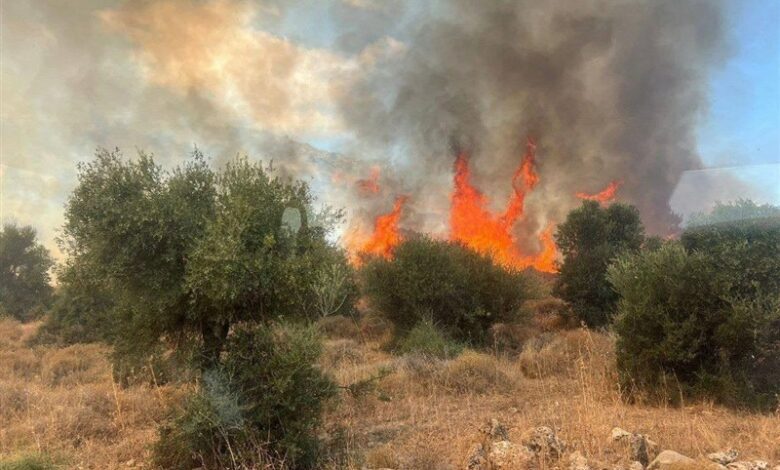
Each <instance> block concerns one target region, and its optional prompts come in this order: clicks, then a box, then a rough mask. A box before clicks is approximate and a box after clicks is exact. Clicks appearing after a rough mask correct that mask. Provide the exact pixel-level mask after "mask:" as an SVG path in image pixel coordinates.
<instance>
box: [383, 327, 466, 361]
mask: <svg viewBox="0 0 780 470" xmlns="http://www.w3.org/2000/svg"><path fill="white" fill-rule="evenodd" d="M462 350H463V345H461V344H459V343H457V342H455V341H453V340H451V339H450V338H448V337H447V335H445V334H444V332H442V331H441V330H440V329H439V328H437V327H436V325H434V324H433V322H431V321H430V320H423V321H421V322H420V323H418V324H417V325H415V327H414V328H412V329H411V331H409V332H408V333H407V334H406V335H405V336H404V337H403V338H402V339H401V340H400V341H399V343H398V351H399V352H400V353H402V354H420V355H424V356H431V357H437V358H440V359H446V358H452V357H455V356H457V355H458V354H460V352H461V351H462Z"/></svg>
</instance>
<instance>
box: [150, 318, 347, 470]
mask: <svg viewBox="0 0 780 470" xmlns="http://www.w3.org/2000/svg"><path fill="white" fill-rule="evenodd" d="M320 352H321V346H320V342H319V338H318V336H317V334H316V332H315V330H314V328H312V327H306V328H304V327H295V326H277V327H274V328H272V327H268V326H240V327H239V328H237V330H236V331H235V332H234V333H233V334H232V335H231V337H230V338H229V339H228V343H227V346H226V352H225V356H224V358H223V360H222V362H221V364H220V366H219V367H218V368H215V369H211V370H208V371H206V372H205V373H204V376H203V381H202V386H201V388H200V390H199V391H198V393H196V394H195V395H194V396H193V397H192V398H191V399H190V400H189V401H188V402H187V404H186V405H185V407H184V411H183V412H182V413H181V414H180V415H179V416H178V417H177V418H176V419H175V420H174V421H173V422H172V423H171V424H169V425H167V426H166V427H164V428H163V429H162V430H161V436H160V437H161V438H160V441H159V442H158V445H157V449H156V456H157V462H158V464H160V465H161V466H163V467H165V468H191V466H189V465H191V464H193V463H196V464H200V465H204V466H206V467H207V468H215V467H216V468H235V467H236V462H241V464H242V465H248V463H252V462H254V463H262V462H267V461H268V460H269V459H271V458H273V460H275V461H284V462H285V465H288V466H290V467H292V468H303V467H310V466H312V465H314V464H315V460H316V456H317V451H318V441H317V439H316V435H315V431H316V428H317V426H318V424H319V422H320V415H321V412H322V408H323V405H324V403H325V401H326V400H327V399H329V398H331V397H332V396H334V395H335V393H336V390H337V389H336V387H335V385H334V383H333V382H332V381H331V380H330V379H329V378H328V377H326V376H325V375H324V374H323V373H322V372H321V371H320V370H319V369H318V368H316V367H315V366H314V364H315V363H316V361H317V360H318V358H319V355H320Z"/></svg>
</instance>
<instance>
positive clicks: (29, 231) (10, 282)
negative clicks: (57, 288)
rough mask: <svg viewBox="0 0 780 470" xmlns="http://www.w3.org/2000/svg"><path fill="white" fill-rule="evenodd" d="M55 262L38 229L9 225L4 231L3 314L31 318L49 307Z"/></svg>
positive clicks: (0, 261) (0, 250) (0, 235)
mask: <svg viewBox="0 0 780 470" xmlns="http://www.w3.org/2000/svg"><path fill="white" fill-rule="evenodd" d="M53 264H54V262H53V261H52V259H51V257H50V256H49V251H48V250H47V249H46V248H45V247H44V246H43V245H41V244H40V243H39V242H38V240H37V237H36V233H35V229H34V228H32V227H30V226H26V227H19V226H17V225H15V224H5V225H4V226H3V228H2V230H0V314H2V313H7V314H9V315H11V316H13V317H14V318H17V319H19V320H29V319H31V318H32V316H34V314H35V310H36V308H38V309H39V308H40V307H44V306H47V305H48V304H49V302H50V300H51V295H52V288H51V285H50V284H49V280H50V278H49V268H51V267H52V265H53ZM39 310H40V309H39Z"/></svg>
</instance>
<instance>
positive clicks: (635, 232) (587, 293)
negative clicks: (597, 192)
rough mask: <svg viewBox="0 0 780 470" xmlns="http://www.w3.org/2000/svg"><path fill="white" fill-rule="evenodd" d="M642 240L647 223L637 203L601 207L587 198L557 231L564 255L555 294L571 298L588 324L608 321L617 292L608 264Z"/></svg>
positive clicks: (574, 306)
mask: <svg viewBox="0 0 780 470" xmlns="http://www.w3.org/2000/svg"><path fill="white" fill-rule="evenodd" d="M643 241H644V228H643V226H642V222H641V220H640V219H639V212H638V211H637V209H636V208H635V207H633V206H629V205H625V204H612V205H610V206H608V207H602V206H601V205H600V204H599V203H598V202H595V201H584V202H583V203H582V205H581V206H580V207H578V208H577V209H574V210H573V211H571V212H570V213H569V214H568V216H567V217H566V220H565V221H564V222H563V223H562V224H560V225H559V226H558V229H557V231H556V233H555V242H556V244H557V245H558V249H559V250H560V252H561V254H562V255H563V262H562V263H561V268H560V274H559V275H558V278H557V280H556V284H555V293H556V295H558V296H559V297H561V298H562V299H564V300H566V301H567V302H569V303H571V305H572V307H573V308H574V311H575V313H576V314H577V315H578V316H579V317H580V319H581V320H582V321H584V322H585V323H586V324H587V325H588V326H591V327H598V326H603V325H605V324H606V323H607V321H608V320H609V317H610V316H611V314H612V313H613V311H614V309H615V303H616V302H617V298H618V297H617V294H616V293H615V290H614V288H613V287H612V286H611V285H610V284H609V282H608V281H607V277H606V276H607V267H608V266H609V264H610V262H612V260H614V259H615V258H616V257H617V256H618V255H619V254H621V253H623V252H636V251H638V250H639V249H640V248H641V246H642V243H643Z"/></svg>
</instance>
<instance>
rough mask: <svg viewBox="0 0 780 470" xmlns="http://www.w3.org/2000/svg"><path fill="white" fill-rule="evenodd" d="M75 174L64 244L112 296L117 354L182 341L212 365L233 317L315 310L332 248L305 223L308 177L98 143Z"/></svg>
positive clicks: (266, 317) (242, 319)
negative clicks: (293, 215) (162, 162)
mask: <svg viewBox="0 0 780 470" xmlns="http://www.w3.org/2000/svg"><path fill="white" fill-rule="evenodd" d="M78 179H79V183H78V186H77V187H76V189H75V190H74V191H73V194H72V195H71V197H70V199H69V200H68V203H67V206H66V213H65V219H66V223H65V226H64V230H63V237H62V245H63V248H64V250H65V251H66V252H67V253H68V254H69V256H70V261H69V262H70V263H74V264H79V265H82V266H87V267H88V268H87V269H89V270H90V272H93V273H94V274H95V276H94V278H97V279H100V280H101V283H102V287H104V288H106V289H107V290H109V291H110V292H111V293H112V296H113V297H114V300H115V303H116V305H115V306H114V308H113V309H112V315H114V316H116V317H119V318H118V319H117V321H112V322H110V324H111V325H115V326H116V328H118V329H120V330H121V331H119V332H114V334H111V335H107V336H108V337H111V338H115V343H116V344H115V345H116V347H117V351H118V353H120V354H123V355H124V354H127V353H129V352H131V351H132V350H142V351H143V350H147V351H148V350H151V349H150V348H152V347H153V346H154V345H155V344H158V343H159V342H160V340H168V341H172V342H185V343H187V344H190V345H194V346H195V350H196V351H197V355H198V356H199V357H200V365H201V367H203V368H208V367H211V366H213V365H214V364H215V363H216V362H217V361H218V359H219V356H220V353H221V351H222V350H223V348H224V345H225V342H226V340H227V337H228V333H229V331H230V329H231V326H232V325H235V324H237V323H246V322H249V323H252V322H255V323H258V322H259V323H264V322H268V321H270V320H272V319H277V318H280V317H290V316H306V315H315V314H316V312H315V310H314V309H313V308H312V306H311V304H312V302H311V301H310V299H311V298H312V296H314V295H316V282H317V276H316V274H315V273H316V269H315V268H316V267H317V266H319V263H320V260H321V259H322V258H323V257H325V256H332V252H333V250H335V248H333V247H332V246H330V244H329V243H328V241H327V239H326V228H324V227H321V226H316V227H315V226H310V225H309V224H308V221H307V214H310V213H311V209H310V206H311V204H312V195H311V193H310V191H309V188H308V187H307V185H306V184H305V183H302V182H299V181H293V180H286V179H283V178H281V177H279V176H277V175H274V174H273V172H272V171H271V170H270V169H268V168H264V167H263V166H262V165H261V164H259V163H253V162H250V161H248V160H247V159H246V158H238V159H236V160H234V161H231V162H229V163H228V164H227V165H226V166H225V167H224V168H223V169H222V170H221V171H215V170H213V169H212V168H211V167H210V166H209V165H208V164H207V162H206V160H205V158H204V157H203V156H202V155H201V154H200V153H199V152H198V151H196V152H195V153H194V154H193V156H192V158H191V159H190V160H189V161H188V162H187V163H185V164H184V165H182V166H180V167H178V168H176V169H175V170H173V171H170V172H169V171H165V170H163V169H162V167H161V166H159V165H158V164H156V163H155V161H154V159H153V157H152V156H150V155H146V154H143V153H141V154H140V155H139V156H138V158H137V159H135V160H127V159H124V158H122V156H121V154H120V153H119V151H118V150H117V151H113V152H109V151H99V152H98V153H97V156H96V158H95V159H94V160H93V161H91V162H88V163H84V164H82V165H80V166H79V178H78ZM290 210H293V211H297V213H298V215H299V219H300V224H299V226H294V227H293V226H291V224H288V223H283V216H284V214H285V211H288V212H289V211H290ZM82 269H84V268H82Z"/></svg>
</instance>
